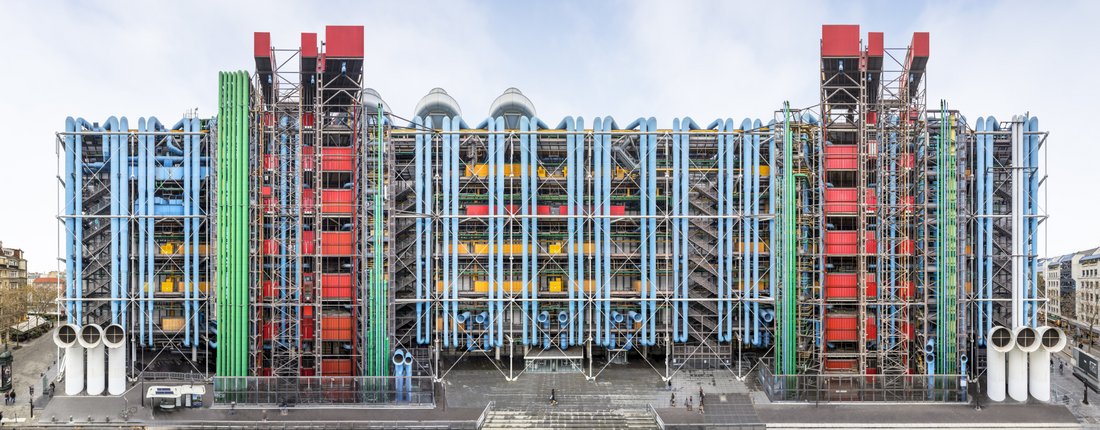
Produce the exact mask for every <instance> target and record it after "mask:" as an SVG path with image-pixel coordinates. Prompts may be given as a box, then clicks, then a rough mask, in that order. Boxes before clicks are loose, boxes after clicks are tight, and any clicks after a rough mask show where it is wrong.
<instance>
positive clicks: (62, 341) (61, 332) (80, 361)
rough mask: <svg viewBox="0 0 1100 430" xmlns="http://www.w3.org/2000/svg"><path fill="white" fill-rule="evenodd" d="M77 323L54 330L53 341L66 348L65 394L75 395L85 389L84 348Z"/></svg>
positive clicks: (59, 346)
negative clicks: (79, 340) (79, 339)
mask: <svg viewBox="0 0 1100 430" xmlns="http://www.w3.org/2000/svg"><path fill="white" fill-rule="evenodd" d="M77 336H79V332H78V330H77V329H76V326H75V325H72V324H65V325H62V326H60V327H58V328H57V330H55V331H54V332H53V343H55V344H57V347H58V348H62V349H64V350H65V395H68V396H75V395H77V394H80V392H81V391H82V390H84V348H82V347H81V346H80V343H79V342H78V341H77Z"/></svg>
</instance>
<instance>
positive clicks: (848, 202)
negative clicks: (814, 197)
mask: <svg viewBox="0 0 1100 430" xmlns="http://www.w3.org/2000/svg"><path fill="white" fill-rule="evenodd" d="M824 209H825V214H826V215H830V214H845V213H847V214H854V213H856V212H857V211H859V194H857V191H856V189H855V188H826V189H825V208H824Z"/></svg>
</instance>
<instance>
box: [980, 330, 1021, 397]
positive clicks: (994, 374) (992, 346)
mask: <svg viewBox="0 0 1100 430" xmlns="http://www.w3.org/2000/svg"><path fill="white" fill-rule="evenodd" d="M1015 346H1016V334H1015V333H1013V332H1012V330H1009V329H1008V328H1007V327H1004V326H996V327H993V329H991V330H989V338H988V339H987V340H986V349H985V352H986V365H985V366H986V367H985V382H986V387H987V388H986V393H987V394H988V395H989V399H990V400H992V401H994V402H1003V401H1005V394H1006V392H1005V383H1006V382H1007V381H1006V378H1005V353H1007V352H1009V351H1011V350H1012V348H1013V347H1015Z"/></svg>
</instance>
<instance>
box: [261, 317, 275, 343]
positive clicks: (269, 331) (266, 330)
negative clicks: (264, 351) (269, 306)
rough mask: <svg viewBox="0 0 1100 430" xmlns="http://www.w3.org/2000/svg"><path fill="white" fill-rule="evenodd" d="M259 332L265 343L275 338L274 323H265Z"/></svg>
mask: <svg viewBox="0 0 1100 430" xmlns="http://www.w3.org/2000/svg"><path fill="white" fill-rule="evenodd" d="M261 330H262V331H261V333H260V336H262V337H263V340H264V341H265V342H266V341H269V340H271V339H273V338H275V323H273V322H270V321H269V322H265V323H264V325H263V327H261Z"/></svg>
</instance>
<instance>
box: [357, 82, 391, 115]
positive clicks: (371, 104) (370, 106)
mask: <svg viewBox="0 0 1100 430" xmlns="http://www.w3.org/2000/svg"><path fill="white" fill-rule="evenodd" d="M379 104H381V105H382V115H383V116H385V117H387V118H389V116H390V105H389V104H386V101H385V100H382V95H380V94H378V91H377V90H375V89H374V88H366V89H364V90H363V112H364V113H366V114H367V115H368V116H370V117H371V118H374V117H376V116H378V105H379Z"/></svg>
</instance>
